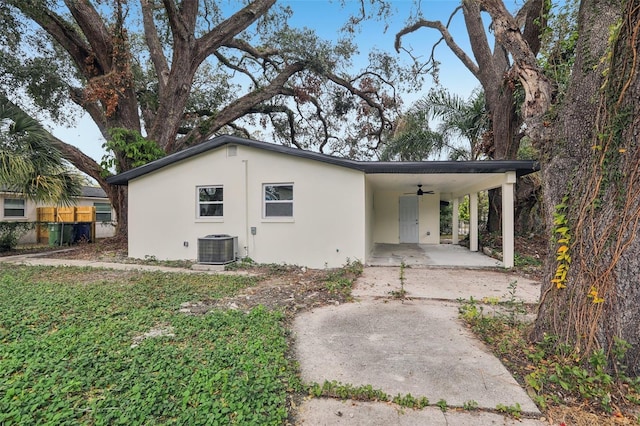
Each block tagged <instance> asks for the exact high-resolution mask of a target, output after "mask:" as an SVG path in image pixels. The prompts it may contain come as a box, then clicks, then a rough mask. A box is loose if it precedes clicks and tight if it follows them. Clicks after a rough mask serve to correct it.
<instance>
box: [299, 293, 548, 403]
mask: <svg viewBox="0 0 640 426" xmlns="http://www.w3.org/2000/svg"><path fill="white" fill-rule="evenodd" d="M457 316H458V310H457V303H448V302H435V301H427V300H412V301H404V302H401V301H399V300H370V299H369V300H363V301H361V302H358V303H352V304H345V305H341V306H329V307H323V308H319V309H315V310H313V311H311V312H305V313H303V314H301V315H299V316H298V317H297V318H296V320H295V323H294V333H295V337H296V353H297V358H298V360H299V362H300V367H301V371H302V378H303V380H305V381H307V382H317V383H323V382H324V381H325V380H329V381H332V380H336V381H338V382H342V383H349V384H352V385H355V386H360V385H371V386H373V387H374V388H377V389H381V390H383V391H384V392H386V393H387V394H390V395H397V394H403V395H405V394H409V393H410V394H411V395H413V396H416V397H418V396H426V397H427V398H428V399H429V400H430V401H432V402H433V403H435V402H437V401H439V400H441V399H443V400H445V401H446V402H447V404H448V405H449V406H459V407H461V406H463V404H464V403H465V402H468V401H475V402H477V403H478V406H479V407H481V408H488V409H494V408H495V407H496V406H497V405H498V404H503V405H506V406H512V405H515V404H516V403H519V404H520V406H521V407H522V410H523V411H524V412H529V413H538V409H537V407H536V406H535V404H534V403H533V402H532V401H531V399H530V398H529V397H528V396H527V394H526V393H525V391H524V390H523V389H522V388H520V386H519V385H518V383H517V382H516V381H515V380H514V379H513V377H511V375H510V374H509V372H508V371H507V370H506V369H505V368H504V366H503V365H502V364H501V363H500V361H499V360H498V359H497V358H496V357H495V356H493V355H492V354H490V353H489V352H488V350H487V349H486V348H485V346H484V345H483V344H482V343H481V342H479V341H478V340H477V339H475V338H474V337H473V336H472V335H471V334H470V332H469V331H468V330H467V328H466V327H465V326H464V325H463V324H462V323H461V322H460V321H459V320H458V318H457Z"/></svg>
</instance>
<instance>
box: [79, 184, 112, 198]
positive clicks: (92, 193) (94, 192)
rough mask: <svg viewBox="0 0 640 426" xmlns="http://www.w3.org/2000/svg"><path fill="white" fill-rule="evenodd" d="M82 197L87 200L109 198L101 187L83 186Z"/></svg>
mask: <svg viewBox="0 0 640 426" xmlns="http://www.w3.org/2000/svg"><path fill="white" fill-rule="evenodd" d="M82 196H83V197H87V198H107V193H106V192H104V189H102V188H100V187H99V186H83V187H82Z"/></svg>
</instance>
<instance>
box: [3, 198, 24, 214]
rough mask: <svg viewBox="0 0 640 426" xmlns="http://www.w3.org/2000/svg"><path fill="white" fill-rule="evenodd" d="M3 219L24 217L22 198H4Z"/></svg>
mask: <svg viewBox="0 0 640 426" xmlns="http://www.w3.org/2000/svg"><path fill="white" fill-rule="evenodd" d="M4 217H25V207H24V198H5V199H4Z"/></svg>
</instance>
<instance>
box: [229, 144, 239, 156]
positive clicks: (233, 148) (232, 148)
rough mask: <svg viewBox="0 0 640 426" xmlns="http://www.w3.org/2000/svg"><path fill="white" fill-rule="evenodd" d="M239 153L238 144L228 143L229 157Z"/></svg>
mask: <svg viewBox="0 0 640 426" xmlns="http://www.w3.org/2000/svg"><path fill="white" fill-rule="evenodd" d="M236 155H238V145H227V157H235V156H236Z"/></svg>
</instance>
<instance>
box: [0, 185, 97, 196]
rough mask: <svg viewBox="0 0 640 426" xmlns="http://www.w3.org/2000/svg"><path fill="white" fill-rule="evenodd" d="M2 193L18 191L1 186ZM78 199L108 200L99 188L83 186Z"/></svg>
mask: <svg viewBox="0 0 640 426" xmlns="http://www.w3.org/2000/svg"><path fill="white" fill-rule="evenodd" d="M0 192H6V193H16V191H14V190H12V189H10V188H8V187H6V186H0ZM78 197H79V198H107V193H106V192H104V190H103V189H102V188H100V187H99V186H83V187H82V189H81V192H80V195H79V196H78ZM78 197H76V198H78Z"/></svg>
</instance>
